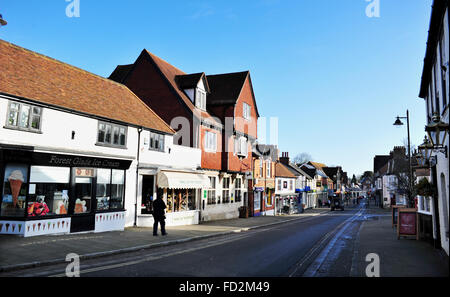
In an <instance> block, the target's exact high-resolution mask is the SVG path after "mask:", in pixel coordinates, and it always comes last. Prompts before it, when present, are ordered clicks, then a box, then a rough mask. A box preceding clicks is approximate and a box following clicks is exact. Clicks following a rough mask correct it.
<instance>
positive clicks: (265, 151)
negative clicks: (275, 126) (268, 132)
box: [252, 143, 278, 162]
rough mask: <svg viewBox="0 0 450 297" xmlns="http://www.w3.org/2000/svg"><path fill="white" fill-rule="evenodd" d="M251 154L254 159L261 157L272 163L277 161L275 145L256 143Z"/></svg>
mask: <svg viewBox="0 0 450 297" xmlns="http://www.w3.org/2000/svg"><path fill="white" fill-rule="evenodd" d="M252 153H253V155H255V156H256V157H259V158H261V157H262V158H263V159H265V160H267V159H271V161H272V162H275V161H277V160H278V147H277V146H276V145H272V144H259V143H256V144H255V147H254V149H252Z"/></svg>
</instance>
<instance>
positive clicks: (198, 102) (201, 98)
mask: <svg viewBox="0 0 450 297" xmlns="http://www.w3.org/2000/svg"><path fill="white" fill-rule="evenodd" d="M195 106H196V107H197V108H200V109H202V110H206V92H205V91H203V90H200V89H197V91H196V94H195Z"/></svg>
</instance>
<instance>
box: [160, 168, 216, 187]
mask: <svg viewBox="0 0 450 297" xmlns="http://www.w3.org/2000/svg"><path fill="white" fill-rule="evenodd" d="M158 187H159V188H168V189H201V188H209V187H210V183H209V178H208V177H207V176H205V175H203V174H196V173H187V172H174V171H161V172H160V173H158Z"/></svg>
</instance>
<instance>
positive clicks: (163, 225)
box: [153, 216, 166, 235]
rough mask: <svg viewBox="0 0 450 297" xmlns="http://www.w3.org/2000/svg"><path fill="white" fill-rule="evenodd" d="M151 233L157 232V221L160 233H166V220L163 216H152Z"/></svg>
mask: <svg viewBox="0 0 450 297" xmlns="http://www.w3.org/2000/svg"><path fill="white" fill-rule="evenodd" d="M153 220H154V223H153V234H154V235H156V234H158V222H159V224H160V225H161V234H163V235H164V234H166V222H165V217H164V216H153Z"/></svg>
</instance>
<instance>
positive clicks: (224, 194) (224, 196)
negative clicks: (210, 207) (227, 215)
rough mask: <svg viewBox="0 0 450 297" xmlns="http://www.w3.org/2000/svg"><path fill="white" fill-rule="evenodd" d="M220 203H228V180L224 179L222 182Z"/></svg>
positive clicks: (227, 178)
mask: <svg viewBox="0 0 450 297" xmlns="http://www.w3.org/2000/svg"><path fill="white" fill-rule="evenodd" d="M222 202H223V203H229V202H230V178H229V177H224V178H223V180H222Z"/></svg>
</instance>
